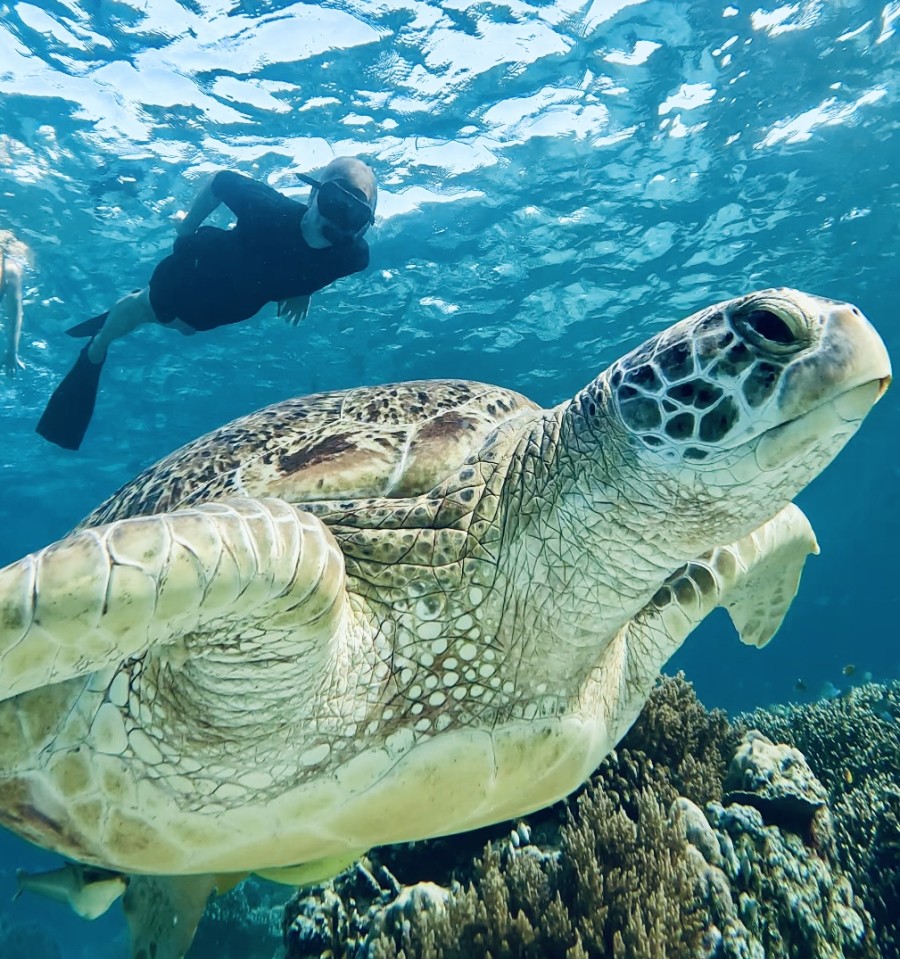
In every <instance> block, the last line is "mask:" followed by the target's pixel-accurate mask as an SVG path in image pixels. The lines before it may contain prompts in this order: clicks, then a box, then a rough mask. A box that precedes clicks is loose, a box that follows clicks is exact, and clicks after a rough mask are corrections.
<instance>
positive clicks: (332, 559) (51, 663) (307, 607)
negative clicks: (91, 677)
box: [0, 499, 345, 700]
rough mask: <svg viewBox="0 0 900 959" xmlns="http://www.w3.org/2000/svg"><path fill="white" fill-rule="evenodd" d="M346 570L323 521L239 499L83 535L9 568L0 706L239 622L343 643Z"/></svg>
mask: <svg viewBox="0 0 900 959" xmlns="http://www.w3.org/2000/svg"><path fill="white" fill-rule="evenodd" d="M344 597H345V593H344V561H343V556H342V554H341V552H340V550H339V548H338V547H337V544H336V543H335V542H334V539H333V537H332V536H331V533H330V532H328V530H327V529H326V527H325V526H324V525H323V524H322V523H321V522H320V521H319V520H318V519H316V518H315V517H313V516H311V515H310V514H308V513H304V512H301V511H298V510H297V509H295V508H294V507H293V506H291V505H290V504H288V503H285V502H284V501H282V500H277V499H265V500H254V499H231V500H226V501H223V502H221V503H212V504H208V505H203V506H199V507H197V508H195V509H184V510H177V511H174V512H171V513H161V514H158V515H154V516H148V517H140V518H134V519H124V520H119V521H117V522H114V523H109V524H107V525H104V526H98V527H96V528H93V529H87V530H83V531H81V532H79V533H75V534H73V535H71V536H68V537H66V538H65V539H63V540H60V541H59V542H58V543H55V544H53V545H52V546H49V547H47V548H46V549H43V550H41V551H40V552H37V553H32V554H31V555H29V556H26V557H25V558H24V559H21V560H19V561H18V562H17V563H13V564H12V565H11V566H7V567H6V568H5V569H3V570H0V700H3V699H8V698H10V697H12V696H16V695H18V694H20V693H23V692H27V691H29V690H32V689H37V688H39V687H41V686H46V685H49V684H53V683H60V682H62V681H64V680H66V679H70V678H73V677H76V676H83V675H86V674H88V673H92V672H96V671H97V670H100V669H103V668H106V667H110V666H115V665H117V664H119V663H122V662H123V661H125V660H127V659H129V658H131V657H135V656H138V655H141V654H142V653H144V652H146V651H147V650H149V649H151V648H154V647H161V646H169V647H175V649H173V655H175V656H176V657H177V646H178V644H179V643H183V641H184V637H185V636H187V635H189V634H197V633H202V632H204V631H207V630H210V629H211V628H213V626H215V625H218V624H225V625H226V626H227V624H228V622H229V620H230V619H232V618H233V617H236V616H239V617H240V619H241V620H243V621H247V619H248V618H249V617H251V616H252V615H253V614H254V613H257V614H258V615H262V614H263V613H264V615H265V618H266V621H267V622H269V623H272V622H277V621H278V619H279V618H280V617H281V615H282V614H287V615H288V616H289V618H290V627H291V629H292V630H293V631H296V630H299V631H302V632H303V635H304V637H305V638H306V639H308V640H315V639H316V638H317V637H318V638H321V639H322V640H323V641H325V640H326V639H327V637H328V636H330V635H333V633H334V629H335V625H336V623H337V622H338V621H339V618H340V616H341V612H342V609H343V605H344V604H343V601H344Z"/></svg>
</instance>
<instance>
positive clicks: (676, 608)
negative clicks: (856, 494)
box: [630, 503, 819, 662]
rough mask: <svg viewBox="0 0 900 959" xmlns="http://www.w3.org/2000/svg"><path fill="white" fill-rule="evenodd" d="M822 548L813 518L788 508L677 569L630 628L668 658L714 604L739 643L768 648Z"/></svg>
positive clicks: (789, 504)
mask: <svg viewBox="0 0 900 959" xmlns="http://www.w3.org/2000/svg"><path fill="white" fill-rule="evenodd" d="M818 552H819V546H818V543H817V542H816V536H815V533H814V532H813V529H812V526H810V523H809V520H808V519H807V518H806V516H805V515H804V514H803V512H802V511H801V510H800V509H799V507H797V506H795V505H794V504H793V503H788V505H787V506H785V507H784V508H783V509H782V510H781V511H780V512H778V513H776V514H775V515H774V516H773V517H772V518H771V519H770V520H768V522H765V523H763V524H762V526H760V527H759V528H758V529H755V530H754V531H753V532H752V533H750V534H749V535H748V536H744V537H743V538H742V539H739V540H738V541H737V542H736V543H731V544H730V545H728V546H718V547H716V548H715V549H712V550H710V551H709V552H708V553H704V554H703V555H702V556H700V557H698V558H697V559H696V560H694V561H692V562H690V563H687V564H685V565H684V566H682V567H681V568H680V569H678V570H676V571H675V572H674V573H673V574H672V575H671V576H670V577H669V578H668V579H667V580H666V582H665V583H664V584H663V586H662V587H661V588H660V589H659V590H658V591H657V593H656V595H655V596H654V597H653V599H652V600H651V602H650V604H649V605H648V607H647V608H646V609H645V610H644V611H643V612H642V613H641V614H640V616H639V617H638V618H637V620H636V621H635V623H634V624H632V627H630V628H632V629H634V630H635V631H637V632H643V633H645V634H646V637H647V641H648V642H650V643H651V644H652V645H654V646H658V647H661V648H663V649H667V650H668V652H667V653H666V655H665V658H664V659H663V660H661V661H660V662H665V660H666V659H668V658H669V656H670V655H671V654H672V653H673V652H674V651H675V650H676V649H677V648H678V646H680V645H681V643H682V642H683V641H684V639H685V638H686V637H687V636H688V634H689V633H690V632H691V631H692V630H693V629H694V627H695V626H697V624H698V623H699V622H700V621H701V620H702V619H704V618H705V617H706V616H707V615H708V614H709V613H710V612H712V610H713V609H714V608H715V607H716V606H724V607H725V608H726V609H727V610H728V613H729V615H730V616H731V620H732V622H733V623H734V626H735V628H736V629H737V631H738V634H739V636H740V637H741V640H742V641H743V642H745V643H747V644H748V645H751V646H765V644H766V643H767V642H768V641H769V640H770V639H771V638H772V637H773V636H774V635H775V633H776V632H777V631H778V628H779V627H780V626H781V623H782V620H783V619H784V617H785V615H786V614H787V611H788V609H789V608H790V605H791V602H792V601H793V599H794V596H796V595H797V588H798V587H799V585H800V574H801V573H802V571H803V564H804V563H805V561H806V557H807V556H808V555H809V554H810V553H818Z"/></svg>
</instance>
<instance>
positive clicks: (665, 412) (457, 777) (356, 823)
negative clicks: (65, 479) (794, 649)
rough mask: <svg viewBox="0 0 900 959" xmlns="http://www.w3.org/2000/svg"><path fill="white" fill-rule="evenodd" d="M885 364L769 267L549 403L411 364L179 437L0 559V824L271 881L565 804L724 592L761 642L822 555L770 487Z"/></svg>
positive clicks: (832, 439) (801, 465) (841, 310)
mask: <svg viewBox="0 0 900 959" xmlns="http://www.w3.org/2000/svg"><path fill="white" fill-rule="evenodd" d="M889 375H890V364H889V360H888V357H887V353H886V351H885V349H884V345H883V344H882V342H881V340H880V339H879V337H878V335H877V333H876V332H875V331H874V330H873V329H872V327H871V326H870V325H869V323H868V322H867V321H866V320H865V319H864V318H863V316H862V315H861V314H860V313H859V311H858V310H856V309H855V308H854V307H851V306H849V305H847V304H843V303H838V302H835V301H832V300H825V299H821V298H818V297H814V296H809V295H806V294H803V293H799V292H796V291H792V290H786V289H779V290H767V291H764V292H761V293H755V294H751V295H749V296H745V297H741V298H739V299H736V300H731V301H728V302H725V303H721V304H718V305H716V306H712V307H710V308H708V309H705V310H703V311H701V312H699V313H697V314H695V315H694V316H692V317H690V318H688V319H686V320H683V321H682V322H680V323H678V324H676V325H675V326H673V327H672V328H671V329H669V330H667V331H664V332H662V333H660V334H659V335H657V336H655V337H653V338H652V339H650V340H649V341H648V342H647V343H645V344H644V345H643V346H641V347H639V348H638V349H636V350H634V351H633V352H631V353H629V354H628V355H626V356H625V357H624V358H623V359H621V360H619V361H617V362H616V363H614V364H613V365H612V366H611V367H610V368H609V369H608V370H606V371H605V372H604V373H602V374H601V375H600V376H599V377H598V378H597V379H595V380H594V381H593V382H592V383H590V384H588V386H586V387H585V388H584V389H583V390H582V391H581V392H579V393H578V394H577V395H576V396H575V397H574V398H573V399H571V400H569V401H567V402H565V403H562V404H561V405H559V406H557V407H555V408H554V409H551V410H544V409H540V408H538V407H536V406H535V405H534V404H532V403H530V402H529V401H527V400H525V399H524V398H523V397H521V396H519V395H517V394H515V393H511V392H509V391H506V390H502V389H499V388H497V387H491V386H486V385H483V384H478V383H469V382H460V381H437V382H420V383H407V384H399V385H396V386H382V387H371V388H364V389H356V390H350V391H348V392H344V393H329V394H321V395H318V396H313V397H307V398H304V399H299V400H291V401H288V402H285V403H281V404H278V405H276V406H273V407H270V408H268V409H266V410H263V411H261V412H259V413H256V414H254V415H251V416H248V417H245V418H243V419H240V420H237V421H235V422H234V423H232V424H230V425H228V426H226V427H223V428H222V429H220V430H218V431H216V432H214V433H212V434H210V435H209V436H207V437H204V438H202V439H200V440H198V441H196V442H195V443H192V444H189V445H188V446H186V447H184V448H183V449H182V450H180V451H178V452H176V453H174V454H172V455H171V456H170V457H168V458H167V459H165V460H163V461H161V462H160V463H159V464H157V465H156V466H154V467H152V468H151V469H149V470H147V471H146V472H145V473H144V474H142V475H141V476H140V477H138V478H137V479H136V480H134V481H133V482H132V483H130V484H128V485H126V486H125V487H123V488H122V489H121V490H120V491H119V492H118V493H116V494H115V495H114V496H113V497H112V498H111V499H110V500H109V501H108V502H107V503H105V504H104V505H102V506H101V507H100V508H99V509H98V510H96V511H95V512H94V513H93V514H91V516H90V517H88V518H87V520H85V522H84V523H83V524H82V526H81V527H80V529H79V530H78V531H76V532H75V533H74V534H72V535H70V536H69V537H67V538H65V539H63V540H61V541H60V542H58V543H56V544H54V545H52V546H50V547H48V548H46V549H44V550H42V551H40V552H38V553H34V554H32V555H30V556H28V557H26V558H25V559H22V560H20V561H19V562H17V563H14V564H13V565H11V566H9V567H7V568H6V569H5V570H3V571H0V700H2V702H0V820H2V821H3V822H4V823H5V824H6V825H8V826H9V827H10V828H12V829H13V830H15V831H16V832H18V833H20V834H21V835H23V836H25V837H27V838H29V839H31V840H33V841H34V842H37V843H40V844H42V845H44V846H47V847H50V848H52V849H55V850H57V851H59V852H61V853H63V854H64V855H66V856H69V857H71V858H73V859H75V860H77V861H78V862H81V863H86V864H90V865H91V866H100V867H106V868H109V869H113V870H119V871H122V872H125V873H142V874H156V875H162V876H185V875H197V874H217V873H242V872H248V871H257V872H261V873H264V874H267V875H272V874H277V873H273V871H277V870H278V869H279V868H288V867H294V866H298V865H301V864H308V870H309V871H308V872H306V873H303V871H302V870H300V871H299V872H291V873H289V874H288V875H290V876H293V877H295V878H296V877H297V876H303V875H306V876H312V875H314V874H319V873H321V872H324V871H327V870H328V869H329V868H332V867H334V866H335V864H338V863H341V862H345V861H347V860H349V859H352V858H353V857H354V856H356V855H358V854H359V853H361V852H363V851H364V850H366V849H368V848H370V847H372V846H374V845H380V844H385V843H393V842H400V841H407V840H414V839H420V838H424V837H429V836H435V835H441V834H447V833H453V832H457V831H461V830H466V829H471V828H474V827H477V826H482V825H484V824H487V823H492V822H497V821H500V820H503V819H506V818H510V817H513V816H517V815H521V814H524V813H527V812H529V811H531V810H534V809H536V808H539V807H542V806H544V805H546V804H549V803H551V802H553V801H554V800H557V799H559V798H560V797H562V796H564V795H566V794H567V793H568V792H570V791H571V790H572V789H574V788H575V787H577V786H578V785H579V784H580V783H581V782H583V781H584V779H585V778H586V777H587V776H588V775H589V774H590V772H591V771H592V770H593V769H594V768H595V767H596V765H597V764H598V763H599V761H600V760H601V759H602V758H603V756H604V755H605V754H606V753H607V752H608V751H609V750H610V749H612V748H613V746H614V745H615V744H616V742H617V741H618V740H619V738H620V737H621V736H622V735H623V734H624V732H625V731H626V730H627V729H628V727H629V726H630V725H631V723H632V722H633V721H634V719H635V717H636V716H637V714H638V712H639V711H640V709H641V707H642V705H643V703H644V701H645V699H646V697H647V695H648V692H649V690H650V689H651V687H652V684H653V682H654V680H655V678H656V676H657V674H658V672H659V669H660V667H661V666H662V665H663V664H664V663H665V661H666V660H667V659H668V658H669V656H671V654H672V653H673V652H674V651H675V650H676V649H677V648H678V646H679V645H680V644H681V642H682V641H683V640H684V638H685V637H686V636H687V635H688V633H689V632H690V631H691V630H692V629H693V628H694V626H695V625H696V624H697V623H698V622H699V621H700V620H701V619H703V617H705V616H706V615H707V614H708V613H709V612H710V611H711V610H712V609H713V608H714V607H715V606H717V605H722V606H725V607H727V608H728V609H729V611H730V613H731V616H732V619H733V621H734V622H735V625H736V626H737V628H738V630H739V632H740V634H741V638H742V639H743V640H744V641H745V642H750V643H753V644H755V645H760V646H761V645H763V644H764V643H766V642H767V641H768V640H769V639H770V637H771V636H772V634H773V633H774V632H775V630H776V629H777V628H778V626H779V625H780V622H781V620H782V618H783V616H784V614H785V613H786V611H787V609H788V607H789V605H790V602H791V600H792V598H793V596H794V593H795V591H796V588H797V585H798V582H799V577H800V571H801V568H802V565H803V561H804V559H805V556H806V555H807V554H808V553H809V552H811V551H815V549H816V545H815V538H814V536H813V533H812V530H811V529H810V527H809V525H808V523H807V521H806V519H805V517H804V516H803V515H802V513H800V511H799V510H798V509H797V508H796V507H794V506H793V505H791V499H792V498H793V497H794V496H795V495H796V494H797V493H798V492H799V491H800V490H801V489H803V488H804V487H805V486H806V485H807V484H808V483H809V482H810V481H811V480H812V479H813V477H815V476H816V475H817V474H818V473H819V472H820V471H821V470H822V468H823V467H824V466H825V465H827V463H828V462H830V460H831V459H832V458H833V457H834V456H835V455H836V453H837V452H838V450H840V449H841V447H842V446H843V445H844V443H845V442H846V441H847V440H848V439H849V438H850V436H851V435H852V434H853V433H854V432H855V430H856V429H857V427H858V426H859V424H860V422H861V421H862V419H863V418H864V417H865V415H866V414H867V413H868V411H869V409H870V408H871V406H872V405H873V404H874V402H875V401H876V400H877V399H878V397H879V396H880V395H881V393H882V392H883V390H884V389H885V387H886V385H887V382H888V380H889ZM200 902H201V905H200V907H199V908H201V909H202V900H200ZM179 948H181V947H179ZM176 952H177V950H175V951H173V952H172V953H171V954H173V955H174V954H176ZM138 954H139V950H138Z"/></svg>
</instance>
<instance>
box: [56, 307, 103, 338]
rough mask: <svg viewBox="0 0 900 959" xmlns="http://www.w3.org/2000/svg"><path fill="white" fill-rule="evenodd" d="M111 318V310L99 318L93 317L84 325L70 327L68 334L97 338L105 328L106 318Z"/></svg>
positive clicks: (78, 324)
mask: <svg viewBox="0 0 900 959" xmlns="http://www.w3.org/2000/svg"><path fill="white" fill-rule="evenodd" d="M108 316H109V310H107V311H106V312H105V313H101V314H100V315H99V316H92V317H91V318H90V319H89V320H85V321H84V322H83V323H76V324H75V326H70V327H69V328H68V329H67V330H66V333H67V334H68V335H69V336H74V337H76V338H77V337H82V336H96V335H97V334H98V333H99V332H100V330H101V329H102V328H103V324H104V323H105V322H106V318H107V317H108Z"/></svg>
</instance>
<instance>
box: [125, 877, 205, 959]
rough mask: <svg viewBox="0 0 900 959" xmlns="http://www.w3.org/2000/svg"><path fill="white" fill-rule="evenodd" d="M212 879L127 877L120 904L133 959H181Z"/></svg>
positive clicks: (192, 938)
mask: <svg viewBox="0 0 900 959" xmlns="http://www.w3.org/2000/svg"><path fill="white" fill-rule="evenodd" d="M215 887H216V877H215V876H131V877H130V879H129V882H128V889H127V891H126V892H125V898H124V900H123V904H124V906H125V918H126V919H127V920H128V928H129V930H130V932H131V955H132V957H133V959H150V957H153V959H183V957H184V956H185V954H186V953H187V951H188V949H189V948H190V945H191V943H192V942H193V940H194V934H195V933H196V931H197V926H198V925H199V923H200V919H201V917H202V916H203V912H204V910H205V909H206V904H207V902H208V901H209V897H210V895H211V894H212V892H213V890H214V889H215Z"/></svg>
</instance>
